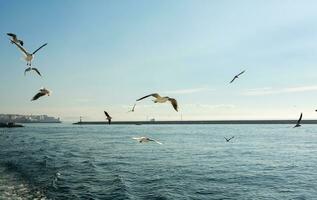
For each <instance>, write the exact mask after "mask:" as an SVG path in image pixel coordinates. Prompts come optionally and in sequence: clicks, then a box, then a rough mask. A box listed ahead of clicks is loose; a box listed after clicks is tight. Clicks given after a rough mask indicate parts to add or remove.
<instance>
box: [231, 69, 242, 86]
mask: <svg viewBox="0 0 317 200" xmlns="http://www.w3.org/2000/svg"><path fill="white" fill-rule="evenodd" d="M244 72H245V70H243V71H242V72H240V73H239V74H237V75H235V76H234V77H233V79H232V80H231V81H230V83H232V82H233V81H234V80H236V79H237V78H239V76H240V75H241V74H243V73H244Z"/></svg>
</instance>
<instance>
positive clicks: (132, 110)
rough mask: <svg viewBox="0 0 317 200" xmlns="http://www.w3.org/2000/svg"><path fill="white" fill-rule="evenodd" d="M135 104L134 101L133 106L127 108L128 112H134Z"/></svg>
mask: <svg viewBox="0 0 317 200" xmlns="http://www.w3.org/2000/svg"><path fill="white" fill-rule="evenodd" d="M135 106H136V103H135V104H134V105H133V108H132V109H131V110H129V111H128V112H134V108H135Z"/></svg>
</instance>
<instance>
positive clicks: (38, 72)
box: [24, 67, 42, 76]
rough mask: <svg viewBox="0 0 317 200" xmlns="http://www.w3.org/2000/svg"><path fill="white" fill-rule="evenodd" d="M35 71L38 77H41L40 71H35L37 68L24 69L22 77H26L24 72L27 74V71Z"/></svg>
mask: <svg viewBox="0 0 317 200" xmlns="http://www.w3.org/2000/svg"><path fill="white" fill-rule="evenodd" d="M32 70H33V71H35V72H36V73H37V74H38V75H40V76H42V75H41V73H40V71H39V70H38V69H37V68H35V67H28V68H26V69H25V70H24V76H25V75H26V72H29V71H32Z"/></svg>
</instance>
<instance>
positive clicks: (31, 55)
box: [11, 40, 47, 66]
mask: <svg viewBox="0 0 317 200" xmlns="http://www.w3.org/2000/svg"><path fill="white" fill-rule="evenodd" d="M11 42H13V44H15V45H16V46H17V47H18V48H19V49H20V50H21V51H22V53H23V54H24V60H25V61H26V65H27V66H31V65H32V60H33V58H34V55H35V53H36V52H38V51H39V50H40V49H42V48H43V47H45V46H46V45H47V43H45V44H43V45H42V46H40V47H39V48H37V49H36V50H35V51H33V53H29V52H27V51H26V49H24V48H23V47H22V46H21V45H20V44H18V43H16V42H15V41H14V40H11Z"/></svg>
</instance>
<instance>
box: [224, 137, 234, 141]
mask: <svg viewBox="0 0 317 200" xmlns="http://www.w3.org/2000/svg"><path fill="white" fill-rule="evenodd" d="M224 138H225V139H226V141H227V142H229V141H230V140H231V139H233V138H234V136H232V137H231V138H229V139H227V138H226V137H224Z"/></svg>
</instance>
